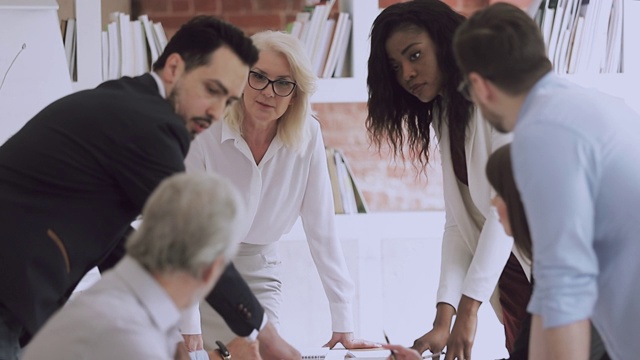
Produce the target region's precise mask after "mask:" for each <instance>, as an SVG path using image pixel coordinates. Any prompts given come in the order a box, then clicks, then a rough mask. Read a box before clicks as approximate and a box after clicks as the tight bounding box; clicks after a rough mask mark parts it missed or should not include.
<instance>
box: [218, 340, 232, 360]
mask: <svg viewBox="0 0 640 360" xmlns="http://www.w3.org/2000/svg"><path fill="white" fill-rule="evenodd" d="M216 345H218V348H217V349H216V352H217V353H218V354H220V356H222V359H223V360H231V354H230V353H229V349H227V347H226V346H225V345H224V343H223V342H222V341H220V340H216Z"/></svg>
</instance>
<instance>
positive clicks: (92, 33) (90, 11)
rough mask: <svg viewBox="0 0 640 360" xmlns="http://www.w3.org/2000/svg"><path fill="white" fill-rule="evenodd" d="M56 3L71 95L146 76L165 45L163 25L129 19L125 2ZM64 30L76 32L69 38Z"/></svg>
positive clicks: (143, 18) (86, 0) (63, 0)
mask: <svg viewBox="0 0 640 360" xmlns="http://www.w3.org/2000/svg"><path fill="white" fill-rule="evenodd" d="M58 1H59V3H60V11H59V17H60V19H61V20H62V21H64V23H65V24H66V29H65V31H63V38H65V50H66V51H67V52H68V54H67V58H68V61H69V63H70V73H71V74H72V79H73V80H72V88H73V90H74V91H80V90H85V89H90V88H93V87H95V86H97V85H99V84H100V83H101V82H103V81H106V80H110V79H116V78H119V77H120V76H125V75H126V76H137V75H141V74H143V73H145V72H147V71H148V70H149V68H150V64H151V63H152V62H153V61H155V59H156V58H157V56H158V54H159V53H160V52H161V49H163V48H164V45H165V44H166V41H167V40H166V35H165V33H164V29H163V27H162V24H160V23H154V22H152V21H150V20H149V18H148V17H147V16H146V15H141V16H139V17H138V19H137V20H136V19H132V18H130V16H129V15H128V14H127V13H128V11H130V8H131V6H130V4H129V3H128V1H127V0H119V1H113V0H108V1H107V0H103V1H101V0H58ZM74 9H75V14H74V11H73V10H74ZM66 19H69V20H66ZM65 20H66V21H65ZM103 23H104V24H105V26H104V30H102V29H101V27H102V24H103ZM69 24H72V25H74V27H75V29H74V28H73V27H72V28H69ZM67 30H71V31H73V30H75V31H74V33H73V34H72V35H69V31H67ZM74 37H75V39H74ZM68 39H72V40H73V41H71V42H68V41H67V40H68ZM74 43H75V44H74ZM111 44H116V45H115V46H113V45H111ZM74 52H75V55H73V53H74Z"/></svg>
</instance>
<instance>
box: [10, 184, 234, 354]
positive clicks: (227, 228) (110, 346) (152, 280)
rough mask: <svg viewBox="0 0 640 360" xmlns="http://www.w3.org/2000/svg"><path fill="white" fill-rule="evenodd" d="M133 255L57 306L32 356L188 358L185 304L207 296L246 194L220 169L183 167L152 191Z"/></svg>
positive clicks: (228, 251) (227, 254)
mask: <svg viewBox="0 0 640 360" xmlns="http://www.w3.org/2000/svg"><path fill="white" fill-rule="evenodd" d="M143 216H144V219H145V220H144V222H143V223H142V225H141V226H140V228H139V229H138V231H136V232H135V233H133V234H132V235H131V237H130V238H129V239H128V240H127V244H126V248H127V256H125V258H124V259H123V260H122V261H120V263H118V265H116V267H115V268H114V269H113V270H111V271H109V272H107V273H106V274H105V275H104V276H103V278H102V279H101V280H100V281H99V282H98V283H96V284H95V285H94V286H93V287H92V288H90V289H89V290H87V291H86V292H84V293H83V294H82V295H80V296H79V297H77V298H76V299H75V300H74V301H72V302H70V303H69V304H68V305H67V306H66V307H64V308H62V309H61V310H60V311H58V313H57V314H55V315H54V316H53V317H52V318H51V319H50V320H49V321H48V322H47V323H46V324H45V326H44V327H43V328H42V330H41V331H39V332H38V333H37V335H36V336H35V338H34V339H33V340H32V341H31V342H30V344H29V345H28V346H27V347H26V349H25V352H24V357H23V358H22V359H24V360H30V359H45V358H46V359H49V360H55V359H60V360H63V359H65V360H66V359H92V360H100V359H145V360H151V359H182V358H185V356H186V358H187V359H188V358H189V355H188V354H187V349H186V347H185V346H184V345H183V344H182V336H181V335H180V332H179V326H178V323H179V320H180V318H181V315H182V312H183V311H184V310H185V309H187V308H189V307H190V306H192V305H193V304H197V303H198V302H199V301H200V300H202V299H203V298H204V297H205V296H206V295H207V294H208V293H209V292H210V290H211V288H212V287H213V285H214V284H215V283H216V281H217V279H218V278H219V276H220V274H221V273H222V271H223V270H224V268H225V266H226V264H227V262H228V260H229V259H231V258H232V257H233V256H234V254H235V252H236V249H237V242H238V240H239V233H240V230H241V228H242V221H243V220H242V219H243V218H244V207H243V205H242V203H241V201H240V197H239V195H238V193H237V191H236V190H235V188H234V187H233V185H232V184H231V183H230V182H229V181H228V180H225V179H223V178H221V177H219V176H216V175H205V174H178V175H174V176H172V177H170V178H168V179H166V180H165V181H163V182H162V183H161V184H160V185H159V186H158V188H157V189H156V190H155V191H154V192H153V193H152V194H151V196H150V197H149V199H148V201H147V203H146V205H145V207H144V210H143Z"/></svg>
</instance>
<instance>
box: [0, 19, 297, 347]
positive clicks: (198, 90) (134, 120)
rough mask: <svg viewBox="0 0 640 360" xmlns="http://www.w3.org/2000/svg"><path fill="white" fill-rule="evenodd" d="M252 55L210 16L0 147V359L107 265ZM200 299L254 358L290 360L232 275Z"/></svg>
mask: <svg viewBox="0 0 640 360" xmlns="http://www.w3.org/2000/svg"><path fill="white" fill-rule="evenodd" d="M257 58H258V52H257V50H256V48H255V47H254V46H253V44H252V43H251V40H249V39H248V38H247V37H245V36H244V34H243V33H242V32H241V31H240V30H239V29H237V28H235V27H233V26H232V25H229V24H227V23H224V22H222V21H220V20H217V19H215V18H212V17H205V16H201V17H197V18H194V19H193V20H191V21H190V22H188V23H187V24H185V25H184V26H183V27H182V28H181V29H180V30H179V31H178V32H177V33H176V34H175V35H174V36H173V38H172V39H171V41H170V42H169V43H168V44H167V46H166V48H165V50H164V52H163V54H162V55H161V57H160V58H159V59H158V60H157V62H156V64H154V71H153V72H152V73H150V74H145V75H143V76H140V77H136V78H122V79H120V80H115V81H108V82H105V83H103V84H102V85H100V86H98V87H97V88H96V89H93V90H87V91H81V92H78V93H75V94H72V95H69V96H66V97H64V98H62V99H60V100H57V101H56V102H54V103H52V104H51V105H49V106H47V107H46V108H45V109H44V110H42V111H41V112H40V113H38V114H37V115H36V116H35V117H34V118H32V119H31V120H30V121H29V122H27V124H26V125H25V126H24V127H23V128H22V129H21V130H20V131H18V132H17V133H16V134H15V135H14V136H13V137H11V138H10V139H9V140H7V142H6V143H5V144H3V145H2V146H1V147H0V234H1V236H0V264H2V270H1V271H0V288H2V292H1V293H0V358H1V359H17V356H18V355H19V353H20V349H21V346H24V345H25V344H26V343H27V342H28V340H29V339H30V338H31V337H32V336H33V335H34V334H35V333H36V332H37V331H38V329H40V327H41V326H42V325H43V324H44V322H46V321H47V319H48V318H49V317H50V316H51V315H52V314H53V313H54V312H55V311H56V310H57V309H59V308H60V307H61V306H62V305H63V304H64V303H65V301H66V300H67V299H68V297H69V295H70V293H71V292H72V291H73V289H74V288H75V285H76V284H77V283H78V282H79V280H80V279H81V278H82V276H83V275H84V274H85V273H86V272H87V271H88V270H89V269H91V268H92V267H94V266H96V265H98V264H100V263H101V262H102V261H104V260H105V259H107V258H108V257H109V255H110V254H111V253H112V252H113V249H114V248H116V247H117V246H118V245H119V242H120V241H121V240H122V239H123V238H124V237H123V235H124V233H125V232H126V229H127V228H128V225H129V223H130V222H131V221H132V220H133V219H134V218H135V217H136V216H137V215H138V214H139V213H140V212H141V209H142V206H143V204H144V202H145V201H146V199H147V197H148V196H149V194H150V193H151V192H152V191H153V190H154V188H155V187H156V186H157V185H158V184H159V183H160V181H161V180H162V179H164V178H166V177H168V176H169V175H171V174H173V173H176V172H181V171H184V165H183V160H184V157H185V156H186V154H187V151H188V148H189V143H190V140H191V138H192V137H193V136H195V135H196V134H197V133H199V132H201V131H202V130H204V129H206V128H207V127H208V126H209V125H210V124H211V122H212V121H215V120H218V119H220V118H221V117H222V115H223V112H224V109H225V108H226V106H227V105H228V104H229V103H231V102H233V101H235V100H237V99H238V98H239V97H240V96H241V93H242V90H243V88H244V85H245V84H246V77H247V74H248V71H249V67H250V66H252V65H253V64H254V63H255V62H256V60H257ZM208 301H210V303H211V305H212V306H213V307H214V308H215V309H217V310H218V311H219V312H220V313H221V314H222V315H223V316H224V317H225V320H226V321H227V323H228V324H229V326H230V327H231V329H232V330H233V331H234V332H235V333H237V334H238V335H239V336H248V335H250V334H252V333H254V334H255V332H256V331H259V335H258V339H260V340H261V341H260V351H261V354H262V356H263V357H264V358H266V359H270V358H285V359H293V358H299V357H300V355H299V353H298V352H297V351H295V349H293V348H292V347H291V346H290V345H288V344H287V343H286V342H284V340H282V339H281V338H280V337H279V335H278V334H277V332H276V331H275V330H274V328H273V327H272V326H270V325H265V322H264V321H263V320H264V312H263V309H262V307H261V306H260V304H259V303H258V302H257V300H256V299H255V297H254V296H253V294H252V293H251V292H250V291H249V288H248V287H247V285H246V283H244V281H243V280H242V278H241V277H240V276H239V274H238V273H237V271H235V268H233V266H230V267H229V268H228V269H227V270H226V272H225V274H224V275H223V276H222V278H221V280H220V282H219V283H218V286H216V288H215V289H214V290H213V292H212V294H210V295H209V296H208Z"/></svg>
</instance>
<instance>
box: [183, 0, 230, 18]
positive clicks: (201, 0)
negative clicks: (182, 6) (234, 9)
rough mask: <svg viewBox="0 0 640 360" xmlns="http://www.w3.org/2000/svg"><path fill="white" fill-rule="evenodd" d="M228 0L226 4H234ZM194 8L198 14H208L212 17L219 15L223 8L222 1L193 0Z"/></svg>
mask: <svg viewBox="0 0 640 360" xmlns="http://www.w3.org/2000/svg"><path fill="white" fill-rule="evenodd" d="M233 1H234V0H226V1H223V2H224V3H228V2H233ZM193 7H194V9H195V11H196V12H197V13H208V14H210V15H216V14H219V13H220V11H221V8H222V5H221V4H220V0H193Z"/></svg>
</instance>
